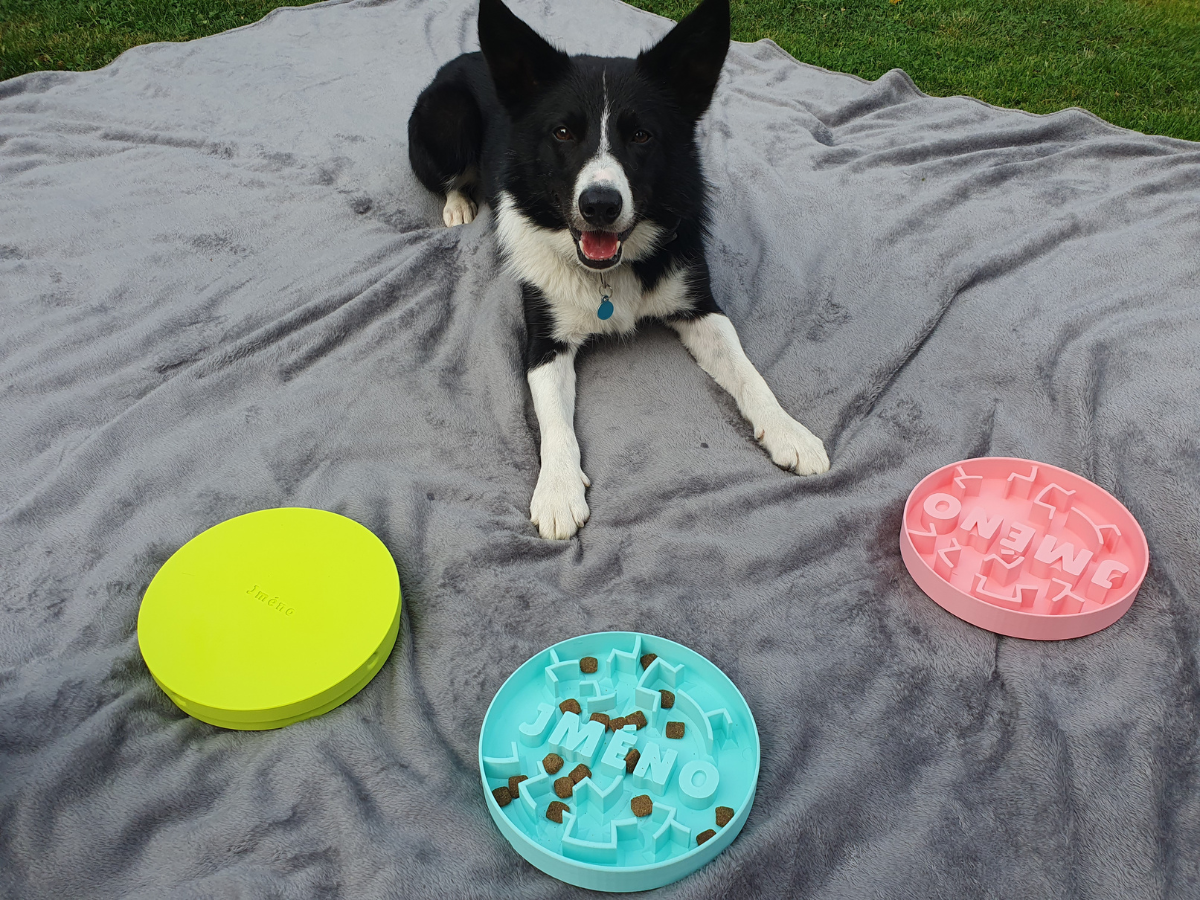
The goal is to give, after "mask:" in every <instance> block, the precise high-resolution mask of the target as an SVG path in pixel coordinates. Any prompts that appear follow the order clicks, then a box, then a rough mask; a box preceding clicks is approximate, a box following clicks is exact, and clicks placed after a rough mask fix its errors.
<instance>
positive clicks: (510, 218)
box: [496, 195, 688, 346]
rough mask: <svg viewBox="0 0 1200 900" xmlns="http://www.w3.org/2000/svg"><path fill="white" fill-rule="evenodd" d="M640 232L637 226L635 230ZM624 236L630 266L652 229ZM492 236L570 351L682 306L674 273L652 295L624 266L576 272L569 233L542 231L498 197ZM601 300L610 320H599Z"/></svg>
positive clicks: (682, 283) (645, 249) (683, 289)
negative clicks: (535, 292)
mask: <svg viewBox="0 0 1200 900" xmlns="http://www.w3.org/2000/svg"><path fill="white" fill-rule="evenodd" d="M642 227H643V226H641V225H639V226H638V228H642ZM645 231H646V233H643V234H638V230H637V229H635V230H634V234H633V235H631V236H630V239H629V241H628V242H627V243H626V248H625V259H626V260H627V261H633V260H636V259H638V258H639V256H640V255H641V254H642V253H649V252H650V251H651V250H652V245H653V242H654V240H655V239H656V238H657V229H656V228H655V227H654V226H646V228H645ZM496 234H497V237H498V238H499V240H500V246H501V247H502V248H503V250H504V253H505V256H506V258H507V262H508V267H509V270H510V271H511V272H512V273H513V274H514V275H515V276H516V277H517V278H519V279H521V280H522V281H526V282H528V283H530V284H532V285H534V286H536V287H537V288H538V289H539V290H540V291H541V292H542V295H543V296H544V297H545V298H546V302H547V304H548V305H549V308H550V311H551V312H552V314H553V318H554V323H555V327H554V335H553V336H554V338H555V340H558V341H562V342H563V343H565V344H569V345H571V346H578V345H580V344H582V343H583V342H584V341H585V340H587V338H588V337H589V336H591V335H593V334H626V333H628V332H630V331H633V330H634V328H635V327H636V326H637V323H638V321H639V320H640V319H645V318H651V317H666V316H670V315H672V314H673V313H677V312H679V311H680V310H681V309H684V308H685V307H686V306H687V302H688V298H687V283H686V279H685V277H684V274H683V273H682V272H680V271H671V272H668V273H667V274H666V275H664V276H663V277H662V278H661V279H660V280H659V282H658V283H657V284H656V285H655V286H654V288H653V289H652V290H648V291H643V290H642V286H641V283H640V282H639V281H638V279H637V276H636V275H634V274H633V272H632V271H631V270H630V268H629V266H628V265H627V264H625V263H622V264H621V265H619V266H617V267H616V268H615V269H611V270H609V271H607V272H605V273H603V275H602V274H601V273H599V272H593V271H591V270H588V269H585V268H584V267H583V266H581V265H580V264H579V262H578V260H577V257H576V253H575V242H574V240H573V239H572V238H571V235H570V233H569V232H567V231H565V230H563V231H556V230H552V229H548V228H542V227H540V226H538V225H535V224H533V223H532V222H530V221H529V219H528V218H526V217H525V216H524V215H522V214H521V213H520V212H519V211H518V210H517V209H516V207H515V204H514V203H513V202H512V198H511V197H509V196H507V195H501V201H500V203H499V204H498V208H497V210H496ZM605 299H607V300H608V301H609V302H610V303H611V304H612V314H611V315H610V316H609V317H608V318H605V319H602V318H600V311H601V305H602V304H603V303H604V301H605Z"/></svg>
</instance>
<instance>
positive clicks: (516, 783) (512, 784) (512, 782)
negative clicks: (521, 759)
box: [508, 775, 529, 800]
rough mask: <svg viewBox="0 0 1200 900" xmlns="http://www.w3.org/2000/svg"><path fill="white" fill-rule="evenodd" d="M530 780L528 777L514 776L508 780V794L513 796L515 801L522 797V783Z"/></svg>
mask: <svg viewBox="0 0 1200 900" xmlns="http://www.w3.org/2000/svg"><path fill="white" fill-rule="evenodd" d="M528 780H529V776H528V775H513V776H512V777H511V778H509V779H508V792H509V793H510V794H512V797H513V799H514V800H516V799H517V798H518V797H520V796H521V782H522V781H528Z"/></svg>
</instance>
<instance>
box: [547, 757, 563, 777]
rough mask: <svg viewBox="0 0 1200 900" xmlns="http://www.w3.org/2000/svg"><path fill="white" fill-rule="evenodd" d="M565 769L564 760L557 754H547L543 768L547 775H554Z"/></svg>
mask: <svg viewBox="0 0 1200 900" xmlns="http://www.w3.org/2000/svg"><path fill="white" fill-rule="evenodd" d="M562 767H563V758H562V757H561V756H559V755H558V754H557V753H547V754H546V758H545V759H543V760H542V768H543V769H545V770H546V774H547V775H553V774H554V773H556V772H557V771H558V770H559V769H561V768H562Z"/></svg>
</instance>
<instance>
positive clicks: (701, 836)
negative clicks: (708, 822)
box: [696, 828, 716, 844]
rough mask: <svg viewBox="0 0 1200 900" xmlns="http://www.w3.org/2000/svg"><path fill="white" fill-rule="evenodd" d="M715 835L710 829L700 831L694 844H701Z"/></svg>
mask: <svg viewBox="0 0 1200 900" xmlns="http://www.w3.org/2000/svg"><path fill="white" fill-rule="evenodd" d="M715 834H716V832H715V831H713V830H712V829H711V828H710V829H708V831H702V832H700V833H699V834H698V835H696V843H697V844H703V843H704V842H705V841H707V840H708V839H709V838H710V837H713V836H714V835H715Z"/></svg>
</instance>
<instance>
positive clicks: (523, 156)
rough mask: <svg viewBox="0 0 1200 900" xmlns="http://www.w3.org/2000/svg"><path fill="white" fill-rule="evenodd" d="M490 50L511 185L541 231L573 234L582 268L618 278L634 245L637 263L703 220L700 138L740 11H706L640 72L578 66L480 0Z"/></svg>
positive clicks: (706, 0)
mask: <svg viewBox="0 0 1200 900" xmlns="http://www.w3.org/2000/svg"><path fill="white" fill-rule="evenodd" d="M479 44H480V47H481V48H482V50H483V55H484V58H485V59H486V60H487V64H488V68H489V69H490V71H491V74H492V81H493V83H494V84H495V87H496V93H497V96H498V97H499V100H500V102H501V103H502V104H503V105H504V107H505V109H506V110H507V111H508V113H509V116H510V118H511V120H512V137H511V144H510V148H511V154H510V157H509V159H508V160H507V173H506V180H507V182H508V183H509V184H510V185H513V186H515V187H517V188H518V190H517V191H516V193H518V194H519V200H520V203H521V207H522V211H523V212H524V213H525V214H526V215H527V216H529V217H530V218H531V219H532V220H533V221H534V222H535V223H536V224H538V225H540V226H542V227H546V228H552V229H566V230H569V232H570V234H571V237H572V238H573V239H574V244H575V252H576V255H577V258H578V261H579V263H580V264H581V265H583V266H586V267H588V268H590V269H599V270H603V269H608V268H611V267H613V266H616V265H618V264H619V263H620V262H621V260H622V257H623V253H624V250H625V245H626V242H627V241H630V238H631V236H634V238H635V239H634V241H633V242H632V243H631V247H632V246H633V245H635V244H636V245H637V250H636V252H635V253H634V254H633V255H634V256H635V257H636V256H637V255H638V254H640V253H645V252H647V251H649V250H652V249H653V243H654V240H655V238H656V236H658V235H662V234H665V233H667V232H669V230H670V229H671V228H672V227H673V225H674V224H675V223H677V222H678V221H679V220H680V219H683V218H688V217H694V218H702V217H703V214H704V209H703V204H704V197H703V178H702V176H701V173H700V167H699V159H698V154H697V150H696V142H695V127H696V122H697V120H698V119H699V118H700V116H702V115H703V114H704V111H705V110H706V109H707V108H708V105H709V102H710V101H711V100H712V94H713V89H714V88H715V87H716V84H717V78H718V77H719V75H720V73H721V66H722V65H723V63H724V61H725V54H726V53H727V51H728V49H729V0H703V2H702V3H701V4H700V5H699V6H698V7H697V8H696V9H694V10H693V11H692V12H691V14H690V15H688V16H687V18H685V19H684V20H683V21H682V22H680V23H679V24H678V25H676V26H675V28H673V29H672V30H671V31H670V32H669V33H668V34H667V35H666V37H664V38H663V39H662V40H661V41H659V42H658V43H657V44H655V45H654V46H653V47H651V48H650V49H648V50H645V51H643V52H642V53H641V54H640V55H639V56H638V57H637V59H636V60H634V59H609V58H598V57H591V56H575V57H571V56H568V55H567V54H565V53H563V52H562V51H560V50H557V49H556V48H554V47H553V46H551V45H550V44H549V43H547V42H546V41H545V40H544V39H543V38H542V37H540V36H539V35H538V34H537V33H536V32H535V31H534V30H533V29H532V28H530V27H529V26H528V25H526V24H525V23H524V22H522V21H521V20H520V19H518V18H517V17H516V16H515V15H513V13H512V12H511V11H510V10H509V9H508V7H506V6H505V5H504V4H503V3H502V2H501V0H480V4H479ZM639 226H643V227H641V228H639ZM635 229H636V230H638V231H639V232H640V233H639V234H638V235H635V234H634V233H635Z"/></svg>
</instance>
